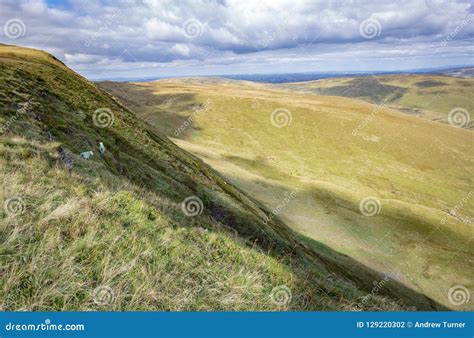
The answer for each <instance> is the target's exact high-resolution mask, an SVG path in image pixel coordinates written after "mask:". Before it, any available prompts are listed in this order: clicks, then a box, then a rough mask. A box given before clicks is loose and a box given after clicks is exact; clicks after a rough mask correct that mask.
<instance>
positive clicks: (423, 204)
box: [100, 79, 474, 309]
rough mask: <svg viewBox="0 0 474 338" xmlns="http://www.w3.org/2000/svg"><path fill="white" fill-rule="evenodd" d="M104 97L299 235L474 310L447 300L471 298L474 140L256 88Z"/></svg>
mask: <svg viewBox="0 0 474 338" xmlns="http://www.w3.org/2000/svg"><path fill="white" fill-rule="evenodd" d="M340 81H344V80H342V79H341V80H340ZM100 85H101V86H102V87H103V88H105V89H106V90H108V91H109V92H111V93H113V94H114V95H115V96H117V97H118V98H119V99H121V100H122V102H124V103H125V104H126V105H128V106H130V107H133V109H134V111H136V112H137V113H138V114H139V116H140V117H142V118H143V119H145V120H146V121H147V122H149V123H150V124H152V125H154V126H156V128H157V129H158V130H160V131H161V132H163V133H164V134H166V135H168V136H169V137H171V138H172V139H173V140H174V141H175V142H176V143H177V144H178V145H180V146H181V147H182V148H184V149H186V150H189V151H190V152H192V153H194V154H195V155H197V156H198V157H200V158H201V159H203V160H204V161H205V162H206V163H208V164H210V165H211V166H212V167H213V168H215V169H216V170H218V171H219V172H221V173H222V174H223V175H224V176H225V177H226V178H227V179H229V180H230V181H231V182H232V183H234V184H235V185H237V186H238V187H240V188H241V189H243V190H244V191H245V192H246V193H247V194H248V195H250V196H251V197H253V198H255V199H256V200H258V201H260V202H261V203H263V204H264V205H265V206H267V208H268V209H269V210H273V211H274V213H275V214H277V215H278V217H280V218H282V219H283V220H284V221H285V223H286V224H289V225H290V226H291V227H292V228H293V229H294V230H297V231H298V232H299V233H300V234H302V235H304V236H307V237H308V238H311V239H313V240H317V241H319V242H322V243H323V244H325V245H327V246H328V247H330V248H332V249H333V250H336V251H338V252H342V253H344V254H346V255H348V256H350V257H352V258H353V259H355V260H357V261H359V262H360V263H362V264H365V265H367V266H370V267H371V268H374V269H376V270H377V271H379V272H381V273H384V274H386V275H389V276H390V278H391V279H394V280H397V281H399V282H401V283H403V284H405V285H408V286H410V287H412V288H415V289H416V290H418V291H419V292H422V293H424V294H427V295H429V296H430V297H432V298H434V299H435V300H436V301H438V302H440V303H443V304H445V305H446V306H448V307H450V308H453V309H469V308H471V309H472V304H464V305H463V306H461V307H459V306H453V304H451V303H450V302H449V297H448V294H449V290H450V289H451V288H452V287H453V286H456V285H463V286H465V287H466V288H469V289H470V290H471V293H472V288H473V285H472V279H471V276H472V275H473V273H474V270H473V264H472V262H473V253H474V251H473V246H472V243H471V242H472V238H473V231H472V218H473V217H474V213H473V210H474V199H473V198H472V197H473V194H472V190H473V187H474V184H473V183H474V180H473V176H472V170H473V168H474V151H473V141H474V139H473V133H472V132H471V131H469V130H467V129H459V128H453V127H451V126H449V125H445V124H441V123H434V122H431V121H428V120H425V119H419V118H415V117H413V116H410V115H407V114H402V113H400V112H398V111H395V110H392V109H389V108H386V107H380V106H376V105H372V104H369V103H366V102H363V101H361V100H353V99H347V98H340V97H333V96H322V95H314V94H305V93H295V92H289V91H282V90H275V89H271V88H269V86H267V85H263V84H252V83H249V82H239V81H230V80H222V81H219V80H216V79H213V80H208V79H204V80H202V79H175V80H161V81H155V82H150V83H110V82H105V83H101V84H100ZM394 85H395V84H394ZM379 94H380V95H383V94H384V92H380V93H379ZM464 99H465V100H467V99H466V98H464ZM307 244H308V245H309V246H312V247H315V248H317V249H318V250H321V248H320V247H319V246H318V245H315V244H314V243H310V242H308V243H307Z"/></svg>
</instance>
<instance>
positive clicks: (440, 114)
mask: <svg viewBox="0 0 474 338" xmlns="http://www.w3.org/2000/svg"><path fill="white" fill-rule="evenodd" d="M275 87H276V88H283V89H288V90H292V91H293V90H294V91H297V92H305V93H316V94H324V95H334V96H343V97H351V98H359V99H362V100H365V101H367V102H371V103H377V104H383V105H385V106H387V107H390V108H393V109H398V110H400V111H403V112H405V113H409V114H411V115H414V116H418V117H422V118H426V119H429V120H432V121H438V122H442V123H448V122H449V121H448V116H449V112H451V111H453V110H454V109H456V108H458V109H459V108H461V109H463V110H465V111H467V113H466V112H464V113H463V115H462V116H461V115H459V116H458V117H457V118H458V119H461V118H462V119H463V120H462V121H459V122H458V124H456V125H462V127H464V128H471V129H472V128H474V118H472V117H471V115H472V114H473V112H474V95H473V93H474V79H472V78H456V77H450V76H442V75H428V74H423V75H414V74H410V75H382V76H368V77H358V78H333V79H325V80H318V81H309V82H300V83H290V84H284V85H276V86H275ZM467 115H469V116H467ZM455 119H456V118H455ZM454 121H457V120H454Z"/></svg>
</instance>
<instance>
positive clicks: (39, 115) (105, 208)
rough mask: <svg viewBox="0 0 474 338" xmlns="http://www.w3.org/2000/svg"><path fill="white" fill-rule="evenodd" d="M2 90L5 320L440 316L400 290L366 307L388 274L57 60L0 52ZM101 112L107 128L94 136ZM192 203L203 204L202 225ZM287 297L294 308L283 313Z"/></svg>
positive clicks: (0, 230) (21, 51) (0, 256)
mask: <svg viewBox="0 0 474 338" xmlns="http://www.w3.org/2000/svg"><path fill="white" fill-rule="evenodd" d="M0 80H1V81H0V83H1V85H0V112H1V114H0V123H1V124H2V127H3V128H2V135H1V137H0V154H1V157H0V169H1V174H2V183H3V184H2V196H1V200H2V205H3V208H2V213H1V215H0V219H1V223H0V238H1V241H0V263H1V267H2V278H1V281H0V302H1V303H0V304H1V309H2V310H287V309H289V310H354V309H359V308H361V307H362V308H363V309H368V310H369V309H370V310H399V309H400V310H404V309H411V308H413V307H414V308H416V309H439V308H442V307H441V306H440V305H439V304H435V303H433V302H432V301H431V300H429V299H428V298H426V297H424V296H423V295H420V294H418V293H416V292H414V291H412V290H410V289H407V288H406V287H404V286H403V285H401V284H398V283H396V282H395V281H391V282H390V283H388V284H387V286H386V287H385V288H384V289H383V290H381V291H380V293H378V294H377V295H374V296H373V297H372V298H371V299H370V301H369V302H367V303H364V304H362V303H361V302H362V299H364V297H365V296H366V295H367V293H368V292H370V290H371V288H372V282H373V281H374V280H380V279H381V278H383V277H382V276H381V275H380V274H378V273H376V272H375V271H372V270H371V269H370V268H367V267H365V266H363V265H358V267H357V269H354V270H352V269H349V268H348V267H349V264H350V265H354V263H355V262H352V261H347V262H345V263H344V264H343V263H339V262H338V261H339V259H338V257H341V258H342V256H341V255H339V254H338V253H336V252H333V251H331V250H329V249H326V250H325V251H324V252H320V251H319V250H318V248H317V246H315V247H311V246H309V245H306V244H305V243H304V242H303V241H301V238H300V237H299V236H298V235H297V234H295V233H294V232H293V231H292V230H290V229H289V228H288V227H287V226H286V225H285V224H283V223H282V222H281V221H280V219H279V218H270V219H269V215H270V213H269V212H268V211H267V210H266V209H265V208H264V207H263V206H262V205H261V204H260V203H259V202H257V201H255V200H253V199H252V198H249V197H247V195H246V194H244V193H242V192H241V191H240V190H238V189H236V188H235V187H234V186H233V185H232V184H231V183H230V182H229V180H228V179H224V178H223V177H222V176H221V175H220V174H218V173H217V172H215V171H214V170H213V169H211V168H210V167H209V166H208V165H206V164H205V163H204V162H203V161H201V160H200V159H198V158H197V157H195V156H193V155H191V154H189V153H187V152H186V151H184V150H182V149H180V148H178V147H177V146H176V145H174V144H173V143H172V142H171V141H169V140H168V139H167V138H166V137H164V136H162V135H161V134H159V133H157V132H156V131H155V130H154V128H152V127H150V126H149V125H147V124H146V123H144V122H143V121H141V120H140V119H138V118H137V117H136V116H135V115H134V114H133V113H132V112H131V111H129V110H128V109H127V108H125V107H124V106H122V105H121V104H120V103H119V102H118V101H117V100H115V99H114V98H113V97H111V96H110V95H108V94H107V93H105V92H104V91H102V90H100V89H99V88H97V86H95V85H94V84H92V83H90V82H88V81H87V80H86V79H84V78H82V77H80V76H79V75H77V74H75V73H74V72H72V71H71V70H69V69H68V68H67V67H65V66H64V65H63V64H61V63H60V62H59V61H57V60H56V59H54V58H53V57H51V56H50V55H48V54H46V53H43V52H40V51H36V50H31V49H26V48H19V47H13V46H5V45H1V46H0ZM25 102H29V104H28V105H27V106H26V108H25V109H22V110H20V107H21V106H23V107H25V105H24V103H25ZM98 108H108V109H110V110H111V111H112V112H113V113H114V117H115V120H114V123H113V124H112V125H111V126H109V127H106V128H99V127H98V126H96V125H95V124H94V122H93V112H94V111H95V110H96V109H98ZM99 142H103V143H104V144H105V146H106V147H107V152H106V153H105V154H104V155H99V152H98V151H97V145H98V143H99ZM91 149H92V150H94V152H95V153H96V155H95V156H93V157H92V158H91V159H90V160H88V161H86V160H83V159H81V158H80V157H79V153H80V152H82V151H87V150H91ZM64 158H66V159H68V161H67V163H71V161H72V160H73V161H74V165H73V167H72V168H68V167H67V163H65V161H64ZM189 196H198V197H199V198H200V199H201V200H202V202H203V210H202V213H201V214H199V215H197V216H195V217H189V216H186V215H185V214H184V213H183V212H182V210H181V202H182V201H183V200H184V199H185V198H186V197H189ZM12 198H13V199H12ZM14 198H17V201H18V202H19V206H20V208H19V209H14V208H13V207H12V206H10V207H9V203H11V201H14ZM16 211H18V213H16ZM328 250H329V251H328ZM334 257H335V258H334ZM342 261H343V260H342V259H341V262H342ZM282 285H284V286H286V287H288V288H289V289H290V290H291V294H292V299H291V302H289V303H285V304H283V305H279V304H275V302H272V297H271V296H272V290H273V289H274V288H275V287H278V286H282Z"/></svg>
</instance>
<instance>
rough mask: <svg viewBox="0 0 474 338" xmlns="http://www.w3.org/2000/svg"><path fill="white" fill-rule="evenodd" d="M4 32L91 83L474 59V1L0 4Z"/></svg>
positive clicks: (1, 36)
mask: <svg viewBox="0 0 474 338" xmlns="http://www.w3.org/2000/svg"><path fill="white" fill-rule="evenodd" d="M0 28H1V30H0V43H5V44H13V45H21V46H28V47H33V48H39V49H43V50H46V51H48V52H50V53H52V54H53V55H54V56H56V57H57V58H58V59H60V60H62V61H63V62H64V63H65V64H67V65H68V66H69V67H71V68H73V69H74V70H76V71H78V72H79V73H81V74H82V75H84V76H86V77H87V78H89V79H93V80H94V79H118V78H121V79H138V78H153V77H156V78H159V77H166V76H198V75H225V74H253V73H298V72H333V71H340V72H349V71H397V70H407V69H410V70H413V69H420V68H425V69H426V68H436V67H450V66H461V65H473V64H474V47H473V46H474V45H473V41H474V39H473V38H474V0H472V1H466V0H392V1H383V0H382V1H362V0H360V1H353V0H346V1H341V0H334V1H328V0H325V1H321V0H313V1H307V0H306V1H298V0H292V1H279V0H214V1H205V0H195V1H193V0H188V1H185V0H174V1H172V0H116V1H112V0H102V1H92V0H91V1H88V0H64V1H60V0H48V1H46V0H24V1H22V0H20V1H19V0H0Z"/></svg>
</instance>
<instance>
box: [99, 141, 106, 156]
mask: <svg viewBox="0 0 474 338" xmlns="http://www.w3.org/2000/svg"><path fill="white" fill-rule="evenodd" d="M99 151H100V153H101V154H104V153H105V146H104V144H103V143H102V142H100V143H99Z"/></svg>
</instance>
